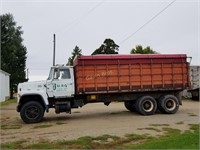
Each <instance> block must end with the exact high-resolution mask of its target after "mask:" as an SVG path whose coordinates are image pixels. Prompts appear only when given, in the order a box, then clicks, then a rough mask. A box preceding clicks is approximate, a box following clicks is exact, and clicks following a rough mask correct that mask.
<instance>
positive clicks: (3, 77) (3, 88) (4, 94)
mask: <svg viewBox="0 0 200 150" xmlns="http://www.w3.org/2000/svg"><path fill="white" fill-rule="evenodd" d="M9 95H10V74H9V73H7V72H5V71H3V70H1V69H0V102H2V101H5V100H6V99H7V98H9Z"/></svg>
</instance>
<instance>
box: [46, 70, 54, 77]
mask: <svg viewBox="0 0 200 150" xmlns="http://www.w3.org/2000/svg"><path fill="white" fill-rule="evenodd" d="M53 73H54V69H52V68H51V70H50V72H49V77H48V79H47V80H51V79H53Z"/></svg>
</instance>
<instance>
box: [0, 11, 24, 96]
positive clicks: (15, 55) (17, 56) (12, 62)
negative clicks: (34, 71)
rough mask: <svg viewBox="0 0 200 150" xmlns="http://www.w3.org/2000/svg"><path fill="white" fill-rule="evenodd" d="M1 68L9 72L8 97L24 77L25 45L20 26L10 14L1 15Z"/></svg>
mask: <svg viewBox="0 0 200 150" xmlns="http://www.w3.org/2000/svg"><path fill="white" fill-rule="evenodd" d="M0 17H1V69H2V70H4V71H6V72H8V73H9V74H10V98H13V90H15V91H17V85H18V84H19V83H20V82H24V81H27V79H26V73H25V69H26V58H27V56H26V54H27V50H26V47H25V46H24V45H23V38H22V34H23V31H22V30H21V29H22V27H21V26H17V25H16V22H15V21H14V17H13V15H12V14H4V15H1V16H0Z"/></svg>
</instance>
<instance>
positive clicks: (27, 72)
mask: <svg viewBox="0 0 200 150" xmlns="http://www.w3.org/2000/svg"><path fill="white" fill-rule="evenodd" d="M26 75H27V77H26V78H27V80H29V69H28V68H27V70H26Z"/></svg>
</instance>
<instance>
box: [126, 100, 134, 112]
mask: <svg viewBox="0 0 200 150" xmlns="http://www.w3.org/2000/svg"><path fill="white" fill-rule="evenodd" d="M124 106H125V107H126V109H128V110H129V111H131V112H136V108H135V101H125V102H124Z"/></svg>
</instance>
